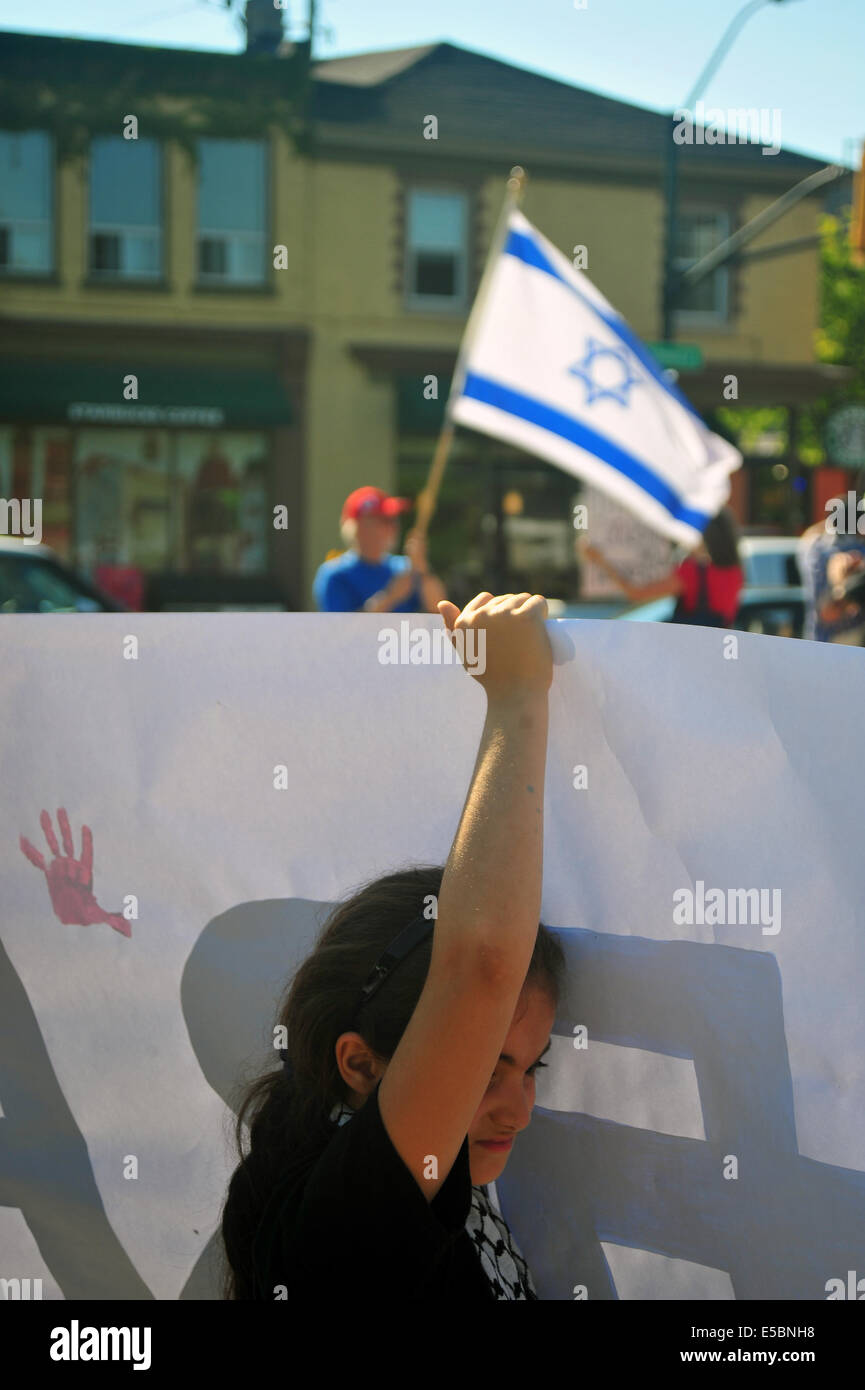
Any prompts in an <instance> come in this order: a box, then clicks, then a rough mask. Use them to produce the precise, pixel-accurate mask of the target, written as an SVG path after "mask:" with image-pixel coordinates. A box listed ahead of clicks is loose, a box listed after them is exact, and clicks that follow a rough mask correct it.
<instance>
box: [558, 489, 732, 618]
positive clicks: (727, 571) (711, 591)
mask: <svg viewBox="0 0 865 1390" xmlns="http://www.w3.org/2000/svg"><path fill="white" fill-rule="evenodd" d="M582 553H583V555H585V556H586V558H587V559H589V560H594V562H595V564H596V565H599V566H600V567H601V569H602V570H603V571H604V573H605V574H607V575H609V577H610V579H612V580H613V582H614V583H615V584H618V586H619V588H620V589H622V590H623V591H624V593H625V594H626V596H627V597H628V599H630V601H631V603H648V602H649V601H650V600H651V599H655V598H665V597H666V596H667V595H668V594H674V595H675V596H676V599H677V600H678V601H677V603H676V608H675V611H674V613H673V617H672V619H671V621H672V622H674V623H692V624H696V625H698V626H700V627H730V626H731V625H732V624H733V622H735V619H736V613H737V612H738V609H739V596H740V594H741V592H742V585H743V583H744V580H745V576H744V572H743V570H742V566H741V563H740V560H739V550H738V542H737V536H736V525H735V522H734V520H733V516H732V513H731V512H730V510H729V508H727V507H725V508H724V509H723V511H721V512H719V513H718V515H717V516H715V517H713V518H712V520H711V521H710V522H709V524H708V526H707V527H706V529H705V531H704V532H703V538H702V540H701V541H700V542H699V543H698V544H697V545H696V546H695V547H694V549H693V551H692V552H691V554H690V555H689V556H688V557H687V558H686V559H685V560H683V561H682V563H681V564H679V565H677V566H676V568H675V569H674V570H673V571H672V572H671V573H670V574H669V575H667V577H666V578H664V579H657V580H654V581H653V582H652V583H650V584H631V583H630V582H629V580H628V579H627V578H626V577H625V576H624V575H622V574H620V573H619V571H618V570H617V569H615V568H614V567H613V566H612V565H611V564H610V562H609V561H608V560H607V559H606V557H605V556H604V555H602V554H601V552H600V551H599V550H596V549H595V548H594V546H591V545H584V546H582Z"/></svg>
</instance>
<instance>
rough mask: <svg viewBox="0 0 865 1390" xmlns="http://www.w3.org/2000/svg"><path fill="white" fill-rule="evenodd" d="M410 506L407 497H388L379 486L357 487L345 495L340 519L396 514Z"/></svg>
mask: <svg viewBox="0 0 865 1390" xmlns="http://www.w3.org/2000/svg"><path fill="white" fill-rule="evenodd" d="M411 506H412V502H411V500H410V498H408V497H388V495H387V493H386V492H382V490H381V488H380V487H359V488H355V490H354V492H352V493H349V495H348V497H346V499H345V501H344V503H343V505H342V515H341V516H340V521H356V520H357V518H358V517H359V516H398V515H399V513H400V512H407V511H408V510H409V508H410V507H411Z"/></svg>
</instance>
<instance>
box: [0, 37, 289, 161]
mask: <svg viewBox="0 0 865 1390" xmlns="http://www.w3.org/2000/svg"><path fill="white" fill-rule="evenodd" d="M308 91H309V45H308V44H299V45H297V47H296V49H295V51H294V52H293V53H290V54H288V55H287V56H286V57H280V58H276V57H272V56H269V55H264V56H256V57H253V56H249V55H247V54H229V55H226V54H215V53H203V52H194V51H187V50H179V49H160V48H145V47H137V46H133V45H130V44H114V43H91V42H89V41H88V42H84V41H82V40H80V39H55V38H46V37H43V36H41V35H40V36H34V35H30V34H6V35H4V36H3V46H2V53H0V129H4V130H19V131H24V130H48V131H50V133H51V134H52V135H53V137H54V140H55V147H56V151H57V158H58V160H59V161H61V162H65V161H68V160H70V159H74V158H76V157H79V156H81V155H83V154H85V153H86V150H87V147H88V145H89V142H90V140H91V138H92V137H93V136H94V135H119V134H121V132H122V130H123V121H124V117H126V116H129V115H133V116H136V117H137V118H138V125H139V134H140V135H141V136H142V137H144V136H147V137H150V138H153V139H157V140H163V141H165V140H174V141H177V143H178V144H179V145H181V146H182V147H183V148H184V149H185V150H186V152H187V154H188V155H189V156H190V157H191V158H192V159H195V157H196V141H197V140H198V139H199V137H201V136H207V135H220V136H224V137H236V138H250V137H254V136H260V135H264V134H266V133H267V131H268V129H269V128H271V127H277V128H280V129H282V130H284V131H285V133H286V134H287V136H288V137H289V139H291V140H292V141H293V142H294V143H295V145H296V146H298V147H299V148H301V149H303V148H304V147H305V144H306V123H305V120H304V110H305V106H306V98H307V94H308Z"/></svg>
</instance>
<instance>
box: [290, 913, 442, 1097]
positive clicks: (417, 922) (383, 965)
mask: <svg viewBox="0 0 865 1390" xmlns="http://www.w3.org/2000/svg"><path fill="white" fill-rule="evenodd" d="M434 927H435V919H430V918H428V917H424V916H423V915H421V916H418V917H415V918H414V920H413V921H411V922H409V924H408V926H407V927H404V928H403V930H402V931H401V932H400V934H399V936H397V937H395V938H394V940H393V941H392V942H391V943H390V945H389V946H388V948H387V950H386V951H384V952H383V953H382V954H381V955H380V956H379V958H378V960H377V961H376V963H375V965H374V966H373V968H372V970H371V971H370V972H369V975H368V976H367V978H366V982H365V984H364V986H363V988H362V990H361V992H360V1000H359V1002H358V1006H357V1008H356V1010H355V1014H354V1025H353V1026H354V1027H355V1028H356V1027H357V1021H358V1019H359V1017H360V1013H361V1010H362V1009H363V1007H364V1005H365V1004H368V1003H369V1001H370V999H371V998H372V997H373V995H374V994H376V993H377V992H378V990H380V989H381V987H382V985H383V984H384V982H385V980H386V979H387V978H388V976H389V975H390V974H392V972H393V971H394V970H395V969H396V967H397V966H398V965H399V963H400V961H401V960H404V959H405V957H406V956H407V955H408V954H409V952H410V951H413V950H414V948H415V946H419V945H420V943H421V942H422V941H423V940H424V938H425V937H427V936H429V934H430V932H431V931H432V930H433V928H434ZM279 1055H280V1057H281V1058H282V1065H283V1068H284V1070H285V1075H286V1077H287V1078H288V1079H289V1080H291V1079H292V1077H293V1074H294V1068H293V1067H292V1065H291V1062H290V1061H289V1059H288V1052H287V1051H286V1050H285V1048H282V1047H281V1048H279Z"/></svg>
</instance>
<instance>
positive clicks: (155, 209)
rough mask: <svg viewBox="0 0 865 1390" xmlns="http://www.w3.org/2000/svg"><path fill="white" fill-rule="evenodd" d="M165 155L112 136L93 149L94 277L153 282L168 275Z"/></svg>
mask: <svg viewBox="0 0 865 1390" xmlns="http://www.w3.org/2000/svg"><path fill="white" fill-rule="evenodd" d="M159 185H160V152H159V146H158V145H157V143H156V141H155V140H124V139H123V137H122V136H119V135H117V136H114V135H112V136H108V137H105V138H100V139H98V140H94V141H93V143H92V145H91V147H90V274H91V275H92V276H93V277H94V279H124V280H126V279H130V280H146V279H153V278H154V277H156V276H158V275H160V274H161V271H162V228H161V224H162V211H161V198H160V190H159Z"/></svg>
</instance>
